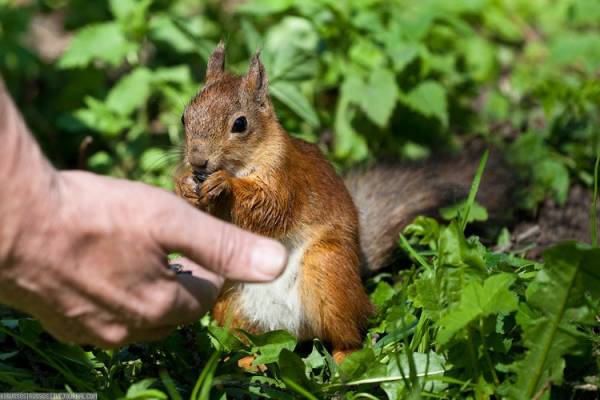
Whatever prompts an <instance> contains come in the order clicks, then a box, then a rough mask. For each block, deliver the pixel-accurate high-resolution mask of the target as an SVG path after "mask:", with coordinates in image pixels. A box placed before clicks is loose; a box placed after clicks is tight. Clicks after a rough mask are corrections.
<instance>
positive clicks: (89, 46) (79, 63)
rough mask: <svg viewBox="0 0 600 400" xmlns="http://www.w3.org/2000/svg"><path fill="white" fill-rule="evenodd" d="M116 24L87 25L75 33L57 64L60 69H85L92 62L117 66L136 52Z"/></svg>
mask: <svg viewBox="0 0 600 400" xmlns="http://www.w3.org/2000/svg"><path fill="white" fill-rule="evenodd" d="M137 49H138V45H137V44H135V43H132V42H130V41H128V40H127V38H126V37H125V35H124V34H123V32H122V30H121V28H120V27H119V25H118V24H117V23H116V22H105V23H100V24H91V25H88V26H86V27H84V28H82V29H81V30H79V31H78V32H77V34H76V35H75V37H74V38H73V40H72V41H71V44H70V45H69V48H68V49H67V51H66V52H65V53H64V54H63V56H62V57H61V58H60V60H59V62H58V66H59V67H60V68H77V67H85V66H87V65H88V64H90V63H91V62H92V61H94V60H98V61H103V62H106V63H107V64H110V65H113V66H117V65H119V64H120V63H121V62H122V61H123V60H124V59H125V57H126V56H127V55H128V54H130V53H132V52H135V51H137Z"/></svg>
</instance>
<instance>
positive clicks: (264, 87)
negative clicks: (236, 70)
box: [245, 50, 269, 104]
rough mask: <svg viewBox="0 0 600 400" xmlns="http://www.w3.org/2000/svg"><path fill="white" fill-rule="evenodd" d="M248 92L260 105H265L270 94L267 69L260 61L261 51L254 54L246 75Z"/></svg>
mask: <svg viewBox="0 0 600 400" xmlns="http://www.w3.org/2000/svg"><path fill="white" fill-rule="evenodd" d="M245 80H246V91H247V92H248V94H249V95H250V96H251V97H252V98H253V99H255V101H257V102H258V103H261V104H262V103H264V102H265V101H266V99H267V96H268V94H269V80H268V78H267V72H266V71H265V67H264V65H263V64H262V62H261V61H260V50H257V51H256V53H254V56H253V57H252V59H251V60H250V67H249V68H248V74H247V75H246V78H245Z"/></svg>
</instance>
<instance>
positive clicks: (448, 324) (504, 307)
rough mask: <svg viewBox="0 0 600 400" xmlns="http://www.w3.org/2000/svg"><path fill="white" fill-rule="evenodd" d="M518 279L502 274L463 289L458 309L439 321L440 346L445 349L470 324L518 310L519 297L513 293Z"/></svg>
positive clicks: (472, 283) (470, 284)
mask: <svg viewBox="0 0 600 400" xmlns="http://www.w3.org/2000/svg"><path fill="white" fill-rule="evenodd" d="M514 281H515V277H514V276H513V275H511V274H506V273H501V274H497V275H494V276H491V277H489V278H487V279H486V280H485V282H483V285H482V284H480V283H479V282H471V283H469V284H467V285H466V286H465V288H464V290H463V293H462V295H461V298H460V302H459V304H458V306H457V307H456V308H455V309H453V310H451V311H450V312H449V313H448V314H446V315H445V316H444V317H442V319H440V320H439V321H438V325H439V326H440V330H439V332H438V335H437V340H438V345H440V346H443V345H445V344H446V343H448V342H449V341H450V340H451V339H452V338H454V337H455V336H456V334H457V333H458V332H460V331H461V330H462V329H464V328H465V327H467V325H469V324H470V323H471V322H473V321H475V320H479V319H481V318H483V317H486V316H488V315H492V314H500V313H504V314H507V313H510V312H512V311H515V310H516V309H517V305H518V302H519V300H518V298H517V295H516V294H515V293H514V292H512V291H510V289H509V288H510V286H511V285H512V284H513V283H514Z"/></svg>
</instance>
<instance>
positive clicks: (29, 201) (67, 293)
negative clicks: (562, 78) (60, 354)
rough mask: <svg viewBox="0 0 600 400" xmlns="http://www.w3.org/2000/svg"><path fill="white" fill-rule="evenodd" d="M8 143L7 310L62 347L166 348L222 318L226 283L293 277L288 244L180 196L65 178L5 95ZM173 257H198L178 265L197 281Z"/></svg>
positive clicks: (3, 170)
mask: <svg viewBox="0 0 600 400" xmlns="http://www.w3.org/2000/svg"><path fill="white" fill-rule="evenodd" d="M7 104H8V105H7ZM2 111H3V112H2ZM3 118H4V119H3ZM11 118H12V119H11ZM16 131H19V133H18V135H19V136H16V137H14V136H10V134H11V132H16ZM7 132H9V133H8V134H7ZM12 134H14V133H12ZM23 135H26V136H23ZM0 136H2V138H3V139H5V141H4V143H5V145H6V146H8V148H9V149H10V148H11V146H12V151H8V152H6V153H3V152H2V150H0V153H2V154H0V181H1V182H2V183H3V184H2V186H1V187H0V220H2V226H0V302H1V303H5V304H8V305H10V306H12V307H14V308H17V309H20V310H23V311H26V312H28V313H30V314H32V315H33V316H35V317H36V318H38V319H39V320H40V322H41V323H42V325H43V326H44V328H45V329H46V330H48V332H50V333H51V334H52V335H54V336H55V337H56V338H58V339H60V340H62V341H67V342H72V343H88V344H94V345H99V346H104V347H115V346H120V345H123V344H126V343H129V342H132V341H139V340H152V339H156V338H159V337H162V336H164V335H166V334H167V333H168V332H169V331H171V330H172V329H173V328H174V327H176V326H177V325H179V324H183V323H185V322H190V321H194V320H196V319H197V318H199V317H200V316H201V315H202V314H203V313H204V312H205V311H206V310H207V309H208V308H210V307H211V305H212V303H213V302H214V300H215V297H216V295H217V294H218V292H219V289H220V287H221V285H222V283H223V277H226V278H228V279H232V280H244V281H255V282H259V281H268V280H271V279H273V278H275V277H276V276H277V275H278V274H279V273H281V271H282V269H283V267H284V265H285V261H286V253H285V250H284V248H283V247H282V246H281V245H280V244H279V243H277V242H274V241H271V240H269V239H265V238H262V237H259V236H256V235H253V234H250V233H248V232H244V231H242V230H240V229H239V228H237V227H235V226H233V225H230V224H226V223H224V222H222V221H219V220H217V219H215V218H213V217H211V216H209V215H207V214H204V213H201V212H199V211H198V210H196V209H194V208H193V207H192V206H190V205H188V204H186V203H185V201H183V200H181V199H179V198H177V197H176V196H175V195H173V194H170V193H168V192H165V191H163V190H160V189H156V188H153V187H150V186H147V185H143V184H140V183H134V182H129V181H124V180H118V179H112V178H106V177H101V176H97V175H94V174H90V173H85V172H56V171H55V170H54V169H53V168H52V167H51V166H50V165H48V163H47V162H45V160H44V159H43V157H42V156H41V154H40V153H39V150H38V149H37V146H35V143H34V142H33V140H32V139H31V137H30V136H29V135H28V133H27V132H26V128H25V126H24V124H23V123H22V121H21V120H20V118H19V117H18V114H17V113H16V110H14V107H13V106H12V103H10V101H8V103H6V102H5V103H4V104H2V98H1V95H0ZM24 137H25V138H28V140H29V141H30V143H29V144H27V143H28V142H27V140H25V139H23V138H24ZM5 148H6V147H5ZM3 157H13V158H12V159H9V160H8V161H6V159H5V158H3ZM3 162H4V163H3ZM3 174H5V175H3ZM172 251H176V252H179V253H181V254H184V255H185V256H187V257H188V259H183V260H181V261H178V263H180V264H183V265H184V269H187V270H190V271H192V274H191V275H187V274H180V275H176V274H175V273H174V272H173V271H171V270H169V269H168V268H167V266H168V263H167V260H166V255H167V254H168V253H169V252H172ZM191 260H193V261H191ZM200 265H201V266H203V267H205V268H203V267H200Z"/></svg>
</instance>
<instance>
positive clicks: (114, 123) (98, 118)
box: [74, 96, 133, 137]
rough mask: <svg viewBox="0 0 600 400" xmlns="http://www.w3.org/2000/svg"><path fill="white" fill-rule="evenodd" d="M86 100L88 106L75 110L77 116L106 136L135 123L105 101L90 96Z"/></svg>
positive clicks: (113, 134) (110, 135) (116, 133)
mask: <svg viewBox="0 0 600 400" xmlns="http://www.w3.org/2000/svg"><path fill="white" fill-rule="evenodd" d="M84 101H85V104H86V106H87V108H84V109H80V110H77V111H75V113H74V115H75V117H76V118H77V119H79V120H80V121H81V122H83V123H84V124H85V125H87V126H88V127H90V128H91V129H94V130H95V131H98V132H101V133H102V134H103V135H104V136H106V137H112V136H116V135H118V134H119V133H120V132H121V131H123V130H124V129H126V128H129V127H131V126H132V125H133V121H132V120H131V119H129V118H127V117H126V116H123V115H121V114H119V113H117V112H115V111H114V110H113V109H111V108H109V107H108V106H106V104H105V103H104V102H101V101H99V100H96V99H94V98H93V97H89V96H88V97H86V98H85V99H84Z"/></svg>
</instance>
